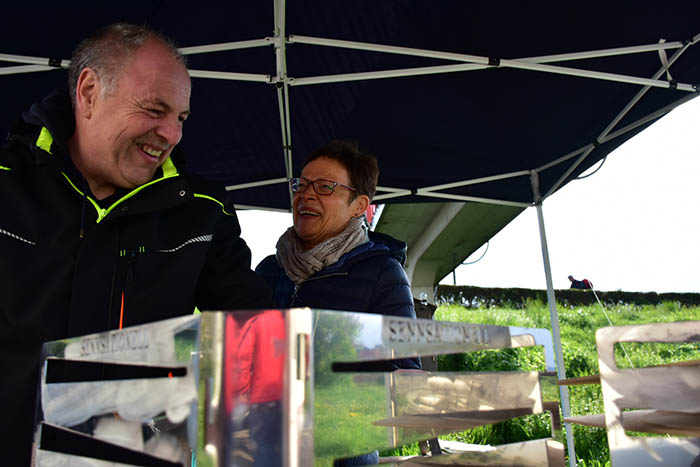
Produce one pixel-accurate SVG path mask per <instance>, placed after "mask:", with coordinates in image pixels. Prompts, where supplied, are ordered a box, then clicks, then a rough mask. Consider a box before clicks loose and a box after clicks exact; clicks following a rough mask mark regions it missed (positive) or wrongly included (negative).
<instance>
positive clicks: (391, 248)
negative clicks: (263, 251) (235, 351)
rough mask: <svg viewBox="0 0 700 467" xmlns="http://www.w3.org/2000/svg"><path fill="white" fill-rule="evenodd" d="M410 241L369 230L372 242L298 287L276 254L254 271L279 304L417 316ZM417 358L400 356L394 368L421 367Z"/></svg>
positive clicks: (359, 247)
mask: <svg viewBox="0 0 700 467" xmlns="http://www.w3.org/2000/svg"><path fill="white" fill-rule="evenodd" d="M405 261H406V244H405V243H404V242H402V241H399V240H396V239H394V238H392V237H390V236H388V235H385V234H381V233H377V232H370V233H369V242H367V243H364V244H362V245H360V246H358V247H357V248H355V249H353V250H352V251H350V252H348V253H346V254H344V255H343V256H341V257H340V259H339V260H338V261H337V262H336V263H334V264H332V265H330V266H328V267H326V268H325V269H322V270H321V271H319V272H317V273H315V274H314V275H312V276H311V277H309V278H308V279H306V280H305V281H304V282H302V283H301V284H299V285H298V286H295V285H294V283H293V282H292V281H291V279H289V277H287V275H286V274H285V272H284V270H283V269H282V267H281V266H280V265H279V264H278V263H277V259H276V258H275V256H274V255H271V256H268V257H267V258H265V259H264V260H262V261H261V262H260V264H259V265H258V267H257V268H256V269H255V272H256V273H258V274H259V275H260V276H262V277H263V278H264V279H265V280H266V281H267V283H268V285H269V286H270V287H272V291H273V301H274V302H275V304H276V305H277V306H279V307H280V308H292V307H310V308H321V309H326V310H341V311H354V312H364V313H376V314H382V315H393V316H403V317H406V318H415V317H416V312H415V310H414V308H413V295H412V293H411V287H410V285H409V284H408V277H407V276H406V272H405V271H404V269H403V263H404V262H405ZM419 362H420V360H419V359H407V360H401V361H397V363H396V364H395V365H394V368H392V369H395V368H420V363H419Z"/></svg>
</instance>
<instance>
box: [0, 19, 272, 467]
mask: <svg viewBox="0 0 700 467" xmlns="http://www.w3.org/2000/svg"><path fill="white" fill-rule="evenodd" d="M190 88H191V84H190V78H189V75H188V72H187V68H186V66H185V63H184V60H183V58H182V56H181V55H180V54H179V52H178V50H177V48H176V47H175V46H174V45H173V44H172V42H171V41H170V40H168V39H167V38H164V37H163V36H161V35H159V34H157V33H155V32H153V31H152V30H150V29H148V28H146V27H143V26H134V25H129V24H123V23H120V24H114V25H111V26H108V27H106V28H104V29H102V30H101V31H99V32H97V33H96V34H95V35H94V36H92V37H90V38H88V39H86V40H84V41H83V42H82V43H81V44H80V45H79V46H78V47H77V48H76V50H75V51H74V53H73V56H72V59H71V69H70V71H69V93H65V92H54V93H53V94H51V95H50V96H48V97H47V98H46V99H44V100H43V101H42V102H41V103H38V104H34V105H33V106H32V107H31V108H30V109H29V110H28V111H27V112H25V113H24V115H23V116H22V119H20V120H19V122H18V123H17V124H16V125H15V126H14V128H13V129H12V131H11V134H10V137H9V141H8V143H7V144H6V145H4V146H2V147H0V279H1V280H0V371H1V372H2V373H1V375H2V376H0V414H2V417H3V420H2V422H0V439H1V440H2V444H3V446H4V448H3V449H2V450H1V451H0V452H1V454H2V456H3V463H4V464H7V465H29V463H30V461H29V458H30V457H29V456H30V453H31V442H32V434H33V424H34V420H35V411H36V405H37V404H36V400H37V384H38V381H39V371H40V368H39V365H40V361H41V358H40V351H41V345H42V343H43V342H46V341H49V340H55V339H59V338H64V337H69V336H76V335H83V334H88V333H94V332H101V331H106V330H109V329H116V328H121V327H126V326H132V325H137V324H142V323H146V322H150V321H155V320H161V319H166V318H171V317H175V316H180V315H184V314H189V313H192V311H193V310H194V308H195V306H198V307H199V308H200V309H244V308H247V309H251V308H263V307H266V306H268V305H269V304H270V301H269V292H268V289H267V287H266V286H265V284H264V283H263V282H262V281H261V280H260V279H258V278H257V277H256V276H255V274H254V273H253V272H252V271H251V269H250V250H249V249H248V247H247V246H246V244H245V242H244V241H243V240H242V239H241V238H240V227H239V225H238V221H237V218H236V215H235V213H234V210H233V207H232V206H225V205H224V204H223V203H222V201H221V199H222V194H223V190H221V191H218V190H214V189H212V188H211V187H210V186H209V185H208V184H206V183H204V182H203V181H201V180H198V179H196V178H195V177H192V176H190V175H188V174H186V173H185V172H183V163H182V162H181V161H182V157H183V156H182V154H180V153H179V151H178V149H177V144H178V143H179V141H180V139H181V138H182V132H183V124H184V122H185V120H186V119H187V117H188V115H189V112H190Z"/></svg>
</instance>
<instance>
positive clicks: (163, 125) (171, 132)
mask: <svg viewBox="0 0 700 467" xmlns="http://www.w3.org/2000/svg"><path fill="white" fill-rule="evenodd" d="M156 134H157V135H158V136H160V137H161V138H163V139H164V140H165V141H167V142H168V144H169V145H170V146H175V145H176V144H177V143H179V142H180V139H182V122H180V120H179V119H178V118H177V117H175V118H167V119H163V120H161V122H160V125H158V128H156Z"/></svg>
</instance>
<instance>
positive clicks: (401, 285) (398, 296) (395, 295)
mask: <svg viewBox="0 0 700 467" xmlns="http://www.w3.org/2000/svg"><path fill="white" fill-rule="evenodd" d="M367 311H368V312H370V313H377V314H381V315H392V316H403V317H405V318H415V317H416V311H415V309H414V308H413V294H412V293H411V286H410V285H409V284H408V276H406V272H405V271H404V269H403V267H402V266H401V264H399V262H398V261H396V260H395V259H393V258H388V261H387V262H386V265H385V266H384V267H383V268H382V271H381V273H380V275H379V279H378V281H377V284H376V286H375V287H374V290H373V291H372V300H371V301H370V308H369V310H367Z"/></svg>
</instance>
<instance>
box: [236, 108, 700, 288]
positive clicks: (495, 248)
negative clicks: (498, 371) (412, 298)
mask: <svg viewBox="0 0 700 467" xmlns="http://www.w3.org/2000/svg"><path fill="white" fill-rule="evenodd" d="M595 167H597V165H596V166H595ZM595 167H594V169H595ZM543 210H544V220H545V227H546V231H547V240H548V244H549V254H550V260H551V265H552V276H553V280H554V287H555V288H568V287H569V281H568V279H567V276H568V275H569V274H571V275H573V276H574V277H575V278H576V279H583V278H586V279H589V280H590V281H592V282H593V284H594V286H595V288H596V289H598V290H624V291H654V292H700V246H699V243H700V235H699V233H700V99H694V100H693V101H691V102H689V103H687V104H685V105H683V106H681V107H679V108H677V109H676V110H674V111H673V112H672V113H671V114H669V115H667V116H666V117H664V118H663V119H661V120H660V121H659V122H657V123H655V124H654V125H652V126H651V127H650V128H648V129H647V130H645V131H643V132H642V133H640V134H639V135H637V136H636V137H634V138H632V139H631V140H630V141H628V142H627V143H625V144H624V145H622V146H621V147H620V148H618V149H617V150H616V151H614V152H613V153H611V154H610V155H609V156H608V158H607V161H606V162H605V164H604V165H603V167H602V168H601V169H600V170H599V171H598V172H597V173H595V174H594V175H593V176H591V177H588V178H586V179H583V180H577V181H573V182H571V183H569V184H568V185H566V186H565V187H564V188H562V189H561V190H559V191H558V192H557V193H555V194H554V195H553V196H551V197H550V198H548V199H546V200H545V202H544V204H543ZM239 217H240V222H241V227H242V230H243V238H244V239H245V240H246V242H248V244H249V246H250V248H251V250H252V253H253V267H254V266H255V265H256V264H257V263H258V262H259V261H260V260H262V258H264V257H265V256H267V255H268V254H273V253H274V251H275V243H276V242H277V238H279V236H280V235H281V234H282V233H283V232H284V230H285V229H286V228H287V227H288V226H290V225H291V222H292V221H291V214H286V213H270V212H262V211H241V212H239ZM484 249H485V247H483V248H482V249H480V250H479V251H477V252H475V253H474V254H473V255H472V257H471V258H469V259H468V260H467V261H473V260H476V259H477V258H478V257H480V256H481V254H482V253H483V251H484ZM456 276H457V284H459V285H476V286H480V287H526V288H539V289H543V288H545V287H546V283H545V278H544V267H543V265H542V253H541V249H540V239H539V230H538V227H537V212H536V210H535V208H528V209H526V210H525V211H524V212H523V213H522V214H521V215H520V216H518V217H517V218H516V219H515V220H514V221H513V222H511V223H510V224H509V225H508V226H506V227H505V228H504V229H503V230H502V231H501V232H500V233H499V234H497V235H496V236H495V237H493V238H492V239H491V242H490V245H489V249H488V251H487V253H486V255H485V256H484V257H483V259H481V260H480V261H478V262H477V263H475V264H470V265H465V266H460V267H459V268H458V269H457V273H456ZM452 281H453V277H452V274H450V275H448V276H447V277H445V279H444V280H443V281H442V283H446V284H452Z"/></svg>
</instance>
